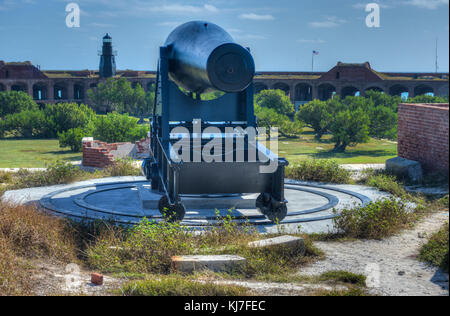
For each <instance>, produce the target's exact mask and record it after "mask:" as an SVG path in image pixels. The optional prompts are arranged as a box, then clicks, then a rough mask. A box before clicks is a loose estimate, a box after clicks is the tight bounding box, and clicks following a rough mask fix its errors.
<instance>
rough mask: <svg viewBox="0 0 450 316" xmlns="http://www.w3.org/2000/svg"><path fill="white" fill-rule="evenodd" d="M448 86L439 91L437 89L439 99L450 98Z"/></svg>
mask: <svg viewBox="0 0 450 316" xmlns="http://www.w3.org/2000/svg"><path fill="white" fill-rule="evenodd" d="M448 88H449V87H448V85H445V86H442V87H440V88H439V89H437V93H436V95H437V96H439V97H448V90H449V89H448Z"/></svg>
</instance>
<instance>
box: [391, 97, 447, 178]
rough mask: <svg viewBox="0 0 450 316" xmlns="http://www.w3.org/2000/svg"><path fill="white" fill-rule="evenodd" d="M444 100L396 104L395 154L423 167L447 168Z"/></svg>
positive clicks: (433, 169)
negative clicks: (397, 110) (437, 102)
mask: <svg viewBox="0 0 450 316" xmlns="http://www.w3.org/2000/svg"><path fill="white" fill-rule="evenodd" d="M448 111H449V105H448V104H400V105H399V112H398V155H399V156H400V157H403V158H406V159H410V160H415V161H419V162H420V163H421V164H422V167H423V168H424V169H425V170H429V171H444V172H448V170H449V168H448V161H449V157H448V154H449V153H448V147H449V137H448V136H449V133H448V129H449V121H448Z"/></svg>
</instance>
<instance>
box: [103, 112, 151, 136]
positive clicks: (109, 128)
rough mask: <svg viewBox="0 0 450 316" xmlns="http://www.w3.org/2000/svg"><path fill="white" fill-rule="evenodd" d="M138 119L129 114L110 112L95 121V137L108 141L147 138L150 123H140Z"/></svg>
mask: <svg viewBox="0 0 450 316" xmlns="http://www.w3.org/2000/svg"><path fill="white" fill-rule="evenodd" d="M137 122H138V120H137V119H135V118H132V117H130V116H128V115H127V114H123V115H121V114H118V113H116V112H114V113H109V114H108V115H106V116H99V117H97V119H95V121H94V137H95V139H98V140H101V141H104V142H107V143H118V142H135V141H138V140H140V139H143V138H146V137H147V134H148V132H149V130H150V126H148V125H138V123H137Z"/></svg>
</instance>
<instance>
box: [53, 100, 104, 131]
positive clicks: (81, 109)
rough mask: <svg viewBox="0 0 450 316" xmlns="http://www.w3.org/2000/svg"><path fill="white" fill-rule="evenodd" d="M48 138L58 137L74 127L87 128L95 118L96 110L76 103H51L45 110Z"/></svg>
mask: <svg viewBox="0 0 450 316" xmlns="http://www.w3.org/2000/svg"><path fill="white" fill-rule="evenodd" d="M44 114H45V118H46V122H47V130H48V135H47V137H48V138H56V137H57V136H58V133H64V132H66V131H68V130H70V129H74V128H82V129H84V128H86V127H87V126H88V124H89V123H90V122H91V121H92V120H93V119H94V117H95V114H94V111H93V110H92V109H91V108H90V107H89V106H87V105H84V104H81V105H78V104H76V103H60V104H56V105H53V104H49V105H47V106H46V107H45V110H44Z"/></svg>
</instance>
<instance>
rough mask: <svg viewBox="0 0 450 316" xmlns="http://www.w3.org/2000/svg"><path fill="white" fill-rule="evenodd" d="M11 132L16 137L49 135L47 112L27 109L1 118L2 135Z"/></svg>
mask: <svg viewBox="0 0 450 316" xmlns="http://www.w3.org/2000/svg"><path fill="white" fill-rule="evenodd" d="M6 133H9V134H11V135H13V136H16V137H25V138H32V137H47V136H48V134H49V133H48V128H47V120H46V118H45V114H44V112H43V111H41V110H25V111H22V112H20V113H14V114H9V115H6V116H5V117H4V118H3V120H0V136H1V137H4V136H5V134H6Z"/></svg>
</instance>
